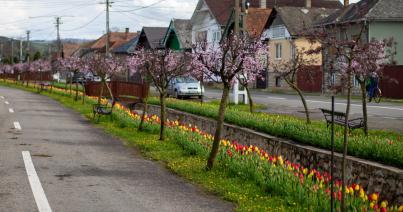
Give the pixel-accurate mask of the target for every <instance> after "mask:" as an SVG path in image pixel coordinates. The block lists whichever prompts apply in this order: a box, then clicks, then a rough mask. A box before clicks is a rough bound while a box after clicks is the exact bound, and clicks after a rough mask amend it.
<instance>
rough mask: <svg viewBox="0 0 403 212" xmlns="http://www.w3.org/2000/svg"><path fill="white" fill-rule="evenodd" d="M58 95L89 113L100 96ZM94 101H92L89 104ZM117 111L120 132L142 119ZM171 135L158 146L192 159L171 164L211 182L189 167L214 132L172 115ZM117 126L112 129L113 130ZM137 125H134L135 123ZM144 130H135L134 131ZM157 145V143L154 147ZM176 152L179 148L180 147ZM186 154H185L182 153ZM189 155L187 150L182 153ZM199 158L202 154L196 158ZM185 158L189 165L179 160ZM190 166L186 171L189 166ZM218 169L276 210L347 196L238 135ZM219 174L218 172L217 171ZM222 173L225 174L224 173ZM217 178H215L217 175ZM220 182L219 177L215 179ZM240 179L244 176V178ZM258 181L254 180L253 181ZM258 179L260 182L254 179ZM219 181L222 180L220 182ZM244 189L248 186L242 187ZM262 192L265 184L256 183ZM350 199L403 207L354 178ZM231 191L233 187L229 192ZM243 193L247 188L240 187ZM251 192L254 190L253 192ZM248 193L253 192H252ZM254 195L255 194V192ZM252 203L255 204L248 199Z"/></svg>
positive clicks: (364, 206) (151, 128) (353, 204)
mask: <svg viewBox="0 0 403 212" xmlns="http://www.w3.org/2000/svg"><path fill="white" fill-rule="evenodd" d="M46 95H48V96H50V97H52V98H55V99H57V100H58V101H60V102H62V103H63V104H64V105H66V106H69V107H72V108H74V109H76V110H78V111H79V112H81V113H83V114H86V115H87V116H89V115H90V113H91V105H90V104H92V103H94V102H95V101H96V98H95V97H89V98H88V100H87V104H85V105H81V104H80V103H76V102H74V101H73V100H72V99H71V98H68V96H69V95H68V94H67V93H66V92H65V91H64V90H62V89H55V90H54V94H46ZM104 101H106V100H104ZM88 103H89V104H88ZM115 111H116V112H115V113H114V119H115V121H113V122H114V123H106V124H104V125H103V126H106V129H107V130H110V132H112V133H113V132H117V131H118V130H117V129H116V127H111V124H116V125H117V126H118V127H119V128H122V129H123V130H122V131H119V132H120V133H115V135H119V136H121V135H122V133H124V135H126V133H129V132H128V131H127V128H128V127H129V126H132V127H136V126H137V125H138V123H139V121H140V115H138V114H136V113H133V112H131V111H129V110H128V109H126V108H124V107H123V106H122V105H120V104H117V105H116V110H115ZM145 121H146V123H147V124H146V131H147V132H148V134H149V136H147V135H143V137H142V139H143V140H146V142H145V143H144V142H143V143H142V142H141V141H135V142H136V143H137V144H139V146H140V147H141V148H142V150H143V151H150V149H153V147H152V146H150V144H149V142H152V141H151V140H148V139H149V138H148V139H147V138H146V137H150V135H153V134H156V133H157V132H158V124H159V122H160V120H159V117H157V116H155V115H154V116H147V117H146V118H145ZM167 126H168V128H167V137H168V138H169V141H168V142H159V141H155V140H156V139H154V143H155V142H158V143H156V145H158V147H157V149H159V151H160V152H165V151H169V150H170V148H172V146H170V145H176V146H179V147H180V149H181V150H182V152H183V154H186V155H187V156H191V157H186V159H188V158H189V159H190V160H189V161H190V163H186V162H184V161H182V160H176V161H175V162H174V163H171V164H168V166H169V167H170V168H171V169H173V170H174V171H177V172H178V173H180V174H183V175H185V176H186V177H188V178H190V179H191V180H195V181H196V182H198V183H200V184H202V185H203V186H206V187H208V186H207V185H208V182H204V181H197V180H200V179H203V180H205V179H206V178H200V177H199V175H203V176H205V175H208V172H205V171H202V172H200V173H202V174H199V175H188V172H194V170H192V169H193V168H194V167H192V165H193V163H194V164H199V165H201V164H204V163H205V158H206V156H207V155H208V153H209V150H210V148H211V145H212V139H213V137H212V135H210V134H207V133H205V132H203V131H201V130H199V129H198V128H197V127H196V126H191V125H186V124H183V123H179V122H178V121H168V122H167ZM111 129H112V130H111ZM130 129H133V128H130ZM133 134H135V135H136V134H142V133H137V132H133V133H132V134H127V135H133ZM124 135H123V136H121V137H123V138H124V139H128V140H130V136H127V137H126V136H124ZM154 149H155V148H154ZM174 152H175V151H174ZM174 155H176V156H178V153H174V154H170V155H165V156H163V157H161V154H159V153H158V154H156V155H154V156H153V157H154V158H157V159H162V160H164V159H165V160H170V159H169V157H174ZM179 155H180V154H179ZM179 157H181V158H185V157H184V156H179ZM195 158H197V159H196V160H195ZM178 164H181V165H183V166H179V165H178ZM184 170H186V171H184ZM212 172H215V173H226V175H227V176H221V178H220V179H221V180H222V181H224V183H225V182H227V183H228V182H234V181H233V179H237V181H236V182H238V183H239V185H237V184H235V185H225V186H222V187H224V188H225V189H224V190H226V189H230V188H231V186H232V187H234V186H235V187H240V188H241V187H242V186H245V188H244V189H245V190H248V191H250V190H249V187H253V186H255V187H256V188H260V189H263V191H264V192H263V194H262V193H259V194H261V195H262V196H260V197H259V196H257V197H256V198H255V200H256V205H258V206H259V205H260V204H261V203H259V202H258V201H266V200H267V201H271V202H270V203H271V204H273V205H274V204H279V203H276V202H274V201H273V200H278V202H281V204H280V205H279V206H278V207H276V208H275V209H273V208H271V210H276V211H278V210H283V211H284V210H285V211H290V210H293V211H323V210H325V211H329V205H330V195H334V196H335V198H336V200H337V201H336V207H340V204H339V201H340V197H341V192H340V190H341V187H340V182H338V181H336V185H335V189H336V192H335V193H333V194H330V190H329V181H330V176H329V174H327V173H321V172H319V171H317V170H308V169H307V168H305V167H302V166H301V165H299V164H294V163H290V162H289V161H287V160H286V159H285V158H283V157H282V156H275V155H269V154H267V152H265V151H264V150H263V149H259V148H258V147H256V146H243V145H241V144H238V143H237V142H235V141H228V140H222V141H221V144H220V152H219V155H218V158H217V164H216V167H215V169H213V170H212ZM215 177H216V176H215ZM218 178H219V177H218ZM214 180H217V179H215V178H214V179H212V178H211V181H214ZM214 182H215V181H214ZM240 182H243V183H242V184H241V183H240ZM251 182H252V183H251ZM253 184H254V185H253ZM214 186H217V185H214ZM218 187H219V188H216V187H213V188H211V187H208V188H209V190H210V189H211V190H212V191H218V193H220V194H222V192H225V191H222V190H220V188H222V187H220V186H219V185H218ZM241 190H243V188H242V189H241ZM256 191H257V193H258V191H259V189H256ZM347 191H348V192H347V193H348V194H347V205H348V209H349V211H350V210H351V211H399V212H402V211H403V206H400V207H398V206H389V205H388V203H387V202H386V201H382V199H381V197H380V196H379V194H377V193H373V194H367V193H366V192H365V190H364V188H362V187H361V186H360V185H357V184H352V185H349V186H347ZM228 193H229V192H228ZM228 193H226V195H225V197H226V198H227V199H229V200H234V199H236V200H237V201H238V203H242V201H241V199H242V197H243V196H237V197H236V198H234V197H232V195H231V194H228ZM239 193H241V194H245V193H242V191H238V193H237V194H238V195H239ZM248 195H250V193H248ZM267 197H269V198H267ZM244 198H249V197H248V196H246V197H244ZM249 199H250V198H249ZM248 206H249V205H248ZM241 208H242V210H250V209H257V208H258V207H256V206H253V205H250V206H249V207H247V208H245V207H241ZM268 208H269V207H264V208H260V207H259V210H262V211H267V210H268Z"/></svg>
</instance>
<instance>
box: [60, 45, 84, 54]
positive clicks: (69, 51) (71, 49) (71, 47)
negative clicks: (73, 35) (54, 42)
mask: <svg viewBox="0 0 403 212" xmlns="http://www.w3.org/2000/svg"><path fill="white" fill-rule="evenodd" d="M80 47H81V45H80V44H77V43H63V54H64V57H71V56H72V55H73V53H74V52H75V51H77V49H79V48H80Z"/></svg>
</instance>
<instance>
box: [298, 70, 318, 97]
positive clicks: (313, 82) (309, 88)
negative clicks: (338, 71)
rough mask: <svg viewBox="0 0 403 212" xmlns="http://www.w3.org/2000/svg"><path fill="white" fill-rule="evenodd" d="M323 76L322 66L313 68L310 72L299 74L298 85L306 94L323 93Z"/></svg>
mask: <svg viewBox="0 0 403 212" xmlns="http://www.w3.org/2000/svg"><path fill="white" fill-rule="evenodd" d="M322 76H323V75H322V68H321V66H311V67H310V70H309V71H304V72H298V74H297V85H298V87H299V88H300V89H301V90H302V91H305V92H321V90H322V79H323V78H322Z"/></svg>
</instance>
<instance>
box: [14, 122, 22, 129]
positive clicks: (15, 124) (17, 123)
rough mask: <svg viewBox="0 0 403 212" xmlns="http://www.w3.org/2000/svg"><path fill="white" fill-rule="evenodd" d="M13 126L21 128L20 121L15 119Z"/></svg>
mask: <svg viewBox="0 0 403 212" xmlns="http://www.w3.org/2000/svg"><path fill="white" fill-rule="evenodd" d="M14 128H15V129H17V130H21V129H22V128H21V125H20V122H18V121H15V122H14Z"/></svg>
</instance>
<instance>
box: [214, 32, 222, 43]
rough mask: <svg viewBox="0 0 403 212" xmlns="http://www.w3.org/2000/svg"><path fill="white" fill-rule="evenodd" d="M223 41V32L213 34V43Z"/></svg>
mask: <svg viewBox="0 0 403 212" xmlns="http://www.w3.org/2000/svg"><path fill="white" fill-rule="evenodd" d="M220 40H221V32H220V31H216V32H213V42H219V41H220Z"/></svg>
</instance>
